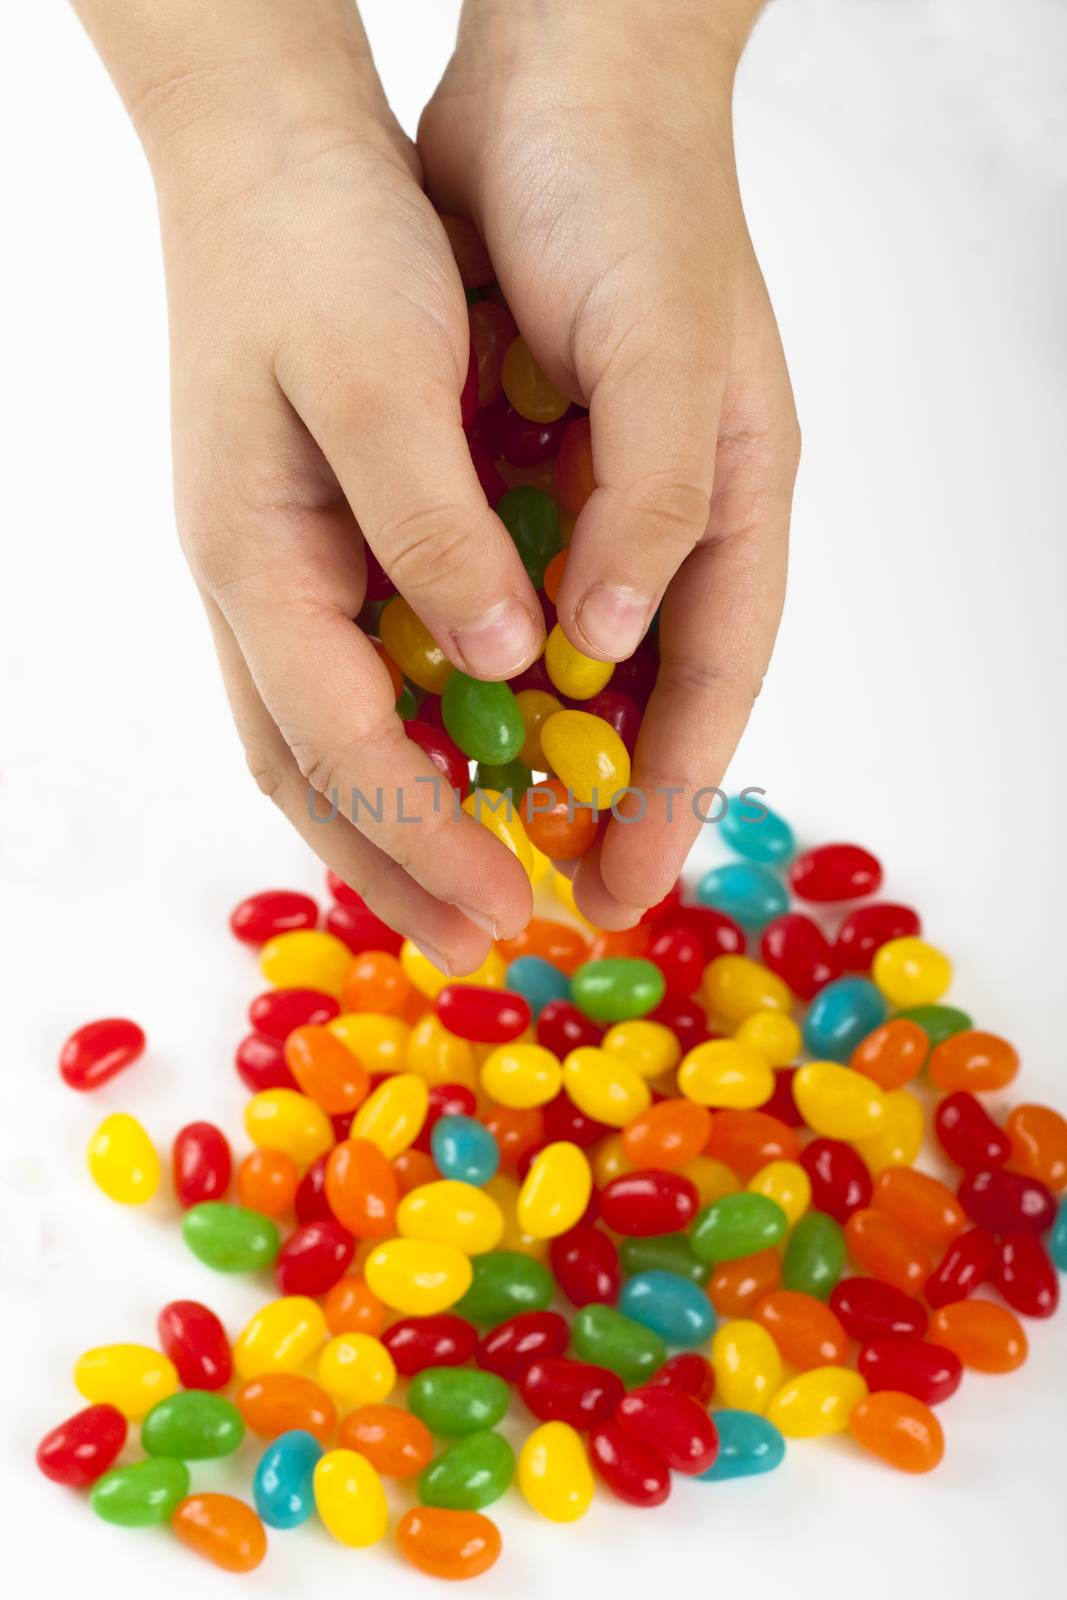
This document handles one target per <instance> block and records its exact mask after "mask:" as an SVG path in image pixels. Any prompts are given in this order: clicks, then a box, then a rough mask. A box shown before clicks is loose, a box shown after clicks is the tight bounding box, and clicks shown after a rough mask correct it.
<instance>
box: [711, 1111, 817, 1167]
mask: <svg viewBox="0 0 1067 1600" xmlns="http://www.w3.org/2000/svg"><path fill="white" fill-rule="evenodd" d="M705 1153H706V1154H707V1155H709V1156H712V1157H714V1159H715V1160H716V1161H722V1162H725V1164H726V1165H727V1166H728V1167H729V1168H730V1169H731V1170H732V1171H733V1172H736V1173H737V1176H738V1177H739V1178H740V1179H741V1180H742V1181H743V1182H745V1183H747V1182H748V1180H749V1178H753V1177H755V1175H756V1173H757V1172H758V1171H759V1170H760V1168H761V1167H765V1166H767V1164H768V1163H769V1162H771V1161H799V1160H800V1141H799V1139H798V1138H797V1136H796V1132H795V1131H794V1129H792V1128H790V1127H789V1126H788V1125H787V1124H786V1123H784V1122H780V1121H779V1120H778V1118H777V1117H772V1116H771V1115H770V1113H769V1112H767V1111H730V1110H727V1111H717V1112H716V1113H715V1116H714V1117H713V1118H712V1123H711V1138H710V1139H709V1140H708V1144H707V1150H706V1152H705Z"/></svg>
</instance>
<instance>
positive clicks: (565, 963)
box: [497, 917, 589, 975]
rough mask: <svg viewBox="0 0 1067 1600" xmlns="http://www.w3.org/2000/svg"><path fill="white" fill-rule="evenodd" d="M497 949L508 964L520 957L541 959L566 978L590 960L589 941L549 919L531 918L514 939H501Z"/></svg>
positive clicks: (582, 935) (563, 924)
mask: <svg viewBox="0 0 1067 1600" xmlns="http://www.w3.org/2000/svg"><path fill="white" fill-rule="evenodd" d="M497 949H498V950H499V951H500V954H501V955H502V956H503V958H504V960H505V961H507V962H512V961H517V960H518V959H519V957H520V956H540V957H541V958H542V959H543V960H545V961H551V963H552V965H553V966H554V967H558V968H559V969H560V971H561V972H566V973H567V974H568V975H569V974H570V973H572V972H573V971H574V970H575V968H576V967H580V966H581V964H582V962H583V961H588V959H589V941H588V940H587V939H586V938H585V936H584V934H581V933H579V931H578V929H577V928H572V927H570V925H569V924H568V923H566V922H553V921H552V920H551V918H550V917H531V918H530V920H529V922H528V923H527V924H526V926H525V928H524V929H523V930H522V932H521V933H519V934H516V936H515V938H514V939H500V940H499V941H498V942H497Z"/></svg>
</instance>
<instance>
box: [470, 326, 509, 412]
mask: <svg viewBox="0 0 1067 1600" xmlns="http://www.w3.org/2000/svg"><path fill="white" fill-rule="evenodd" d="M469 316H470V325H471V343H472V344H473V346H474V358H475V363H476V365H477V369H478V405H479V408H480V409H481V410H484V409H485V408H486V407H487V406H491V405H492V404H493V402H494V401H496V400H499V399H500V396H501V395H502V394H503V392H504V391H503V389H502V387H501V383H500V368H501V364H502V362H503V360H504V351H505V350H506V349H507V347H508V345H509V344H510V343H511V341H512V340H513V339H514V338H515V336H516V333H517V331H518V330H517V329H516V327H515V319H514V318H513V316H512V315H511V312H510V311H509V310H508V309H507V307H506V306H501V305H497V303H496V301H495V300H480V301H479V302H478V304H477V305H473V306H471V308H470V313H469Z"/></svg>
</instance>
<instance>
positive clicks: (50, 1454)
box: [37, 1406, 126, 1489]
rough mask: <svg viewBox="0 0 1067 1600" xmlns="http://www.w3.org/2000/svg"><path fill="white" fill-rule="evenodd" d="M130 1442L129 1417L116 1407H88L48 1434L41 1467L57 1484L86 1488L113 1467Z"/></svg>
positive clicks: (39, 1449) (39, 1451)
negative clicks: (127, 1424) (128, 1434)
mask: <svg viewBox="0 0 1067 1600" xmlns="http://www.w3.org/2000/svg"><path fill="white" fill-rule="evenodd" d="M125 1443H126V1418H125V1417H124V1416H123V1414H122V1412H121V1411H119V1410H118V1409H117V1408H116V1407H115V1406H86V1407H85V1410H84V1411H76V1412H75V1413H74V1415H73V1416H72V1417H68V1418H67V1420H66V1422H61V1423H59V1425H58V1426H57V1427H55V1428H52V1429H51V1430H50V1431H49V1432H48V1433H46V1434H45V1436H44V1438H43V1439H42V1440H41V1442H40V1444H39V1445H38V1446H37V1465H38V1466H39V1467H40V1469H41V1471H42V1472H43V1473H44V1475H45V1477H46V1478H51V1480H52V1482H53V1483H62V1484H65V1485H66V1487H67V1488H68V1489H83V1488H85V1486H86V1484H90V1483H95V1482H96V1480H97V1478H99V1477H101V1476H102V1475H103V1474H104V1473H105V1472H106V1471H107V1469H108V1467H110V1466H111V1464H112V1462H113V1461H114V1460H115V1458H116V1457H117V1456H118V1453H119V1451H120V1450H121V1449H122V1447H123V1445H124V1444H125Z"/></svg>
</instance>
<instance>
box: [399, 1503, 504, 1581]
mask: <svg viewBox="0 0 1067 1600" xmlns="http://www.w3.org/2000/svg"><path fill="white" fill-rule="evenodd" d="M396 1547H397V1549H398V1550H399V1551H400V1554H401V1555H402V1556H403V1558H404V1560H405V1561H408V1562H410V1563H411V1565H412V1566H413V1567H417V1568H418V1570H419V1571H420V1572H425V1573H426V1574H427V1575H428V1576H429V1577H431V1578H476V1577H477V1576H478V1575H479V1573H482V1572H488V1571H489V1568H490V1567H491V1566H493V1565H494V1563H495V1562H496V1560H497V1557H498V1556H499V1555H500V1531H499V1529H498V1528H497V1526H496V1523H495V1522H490V1520H489V1518H488V1517H483V1516H482V1514H481V1512H479V1511H446V1510H444V1509H443V1508H441V1507H439V1506H413V1507H412V1508H411V1510H410V1511H405V1512H404V1515H403V1516H402V1517H401V1519H400V1521H399V1522H398V1523H397V1525H396Z"/></svg>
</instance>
